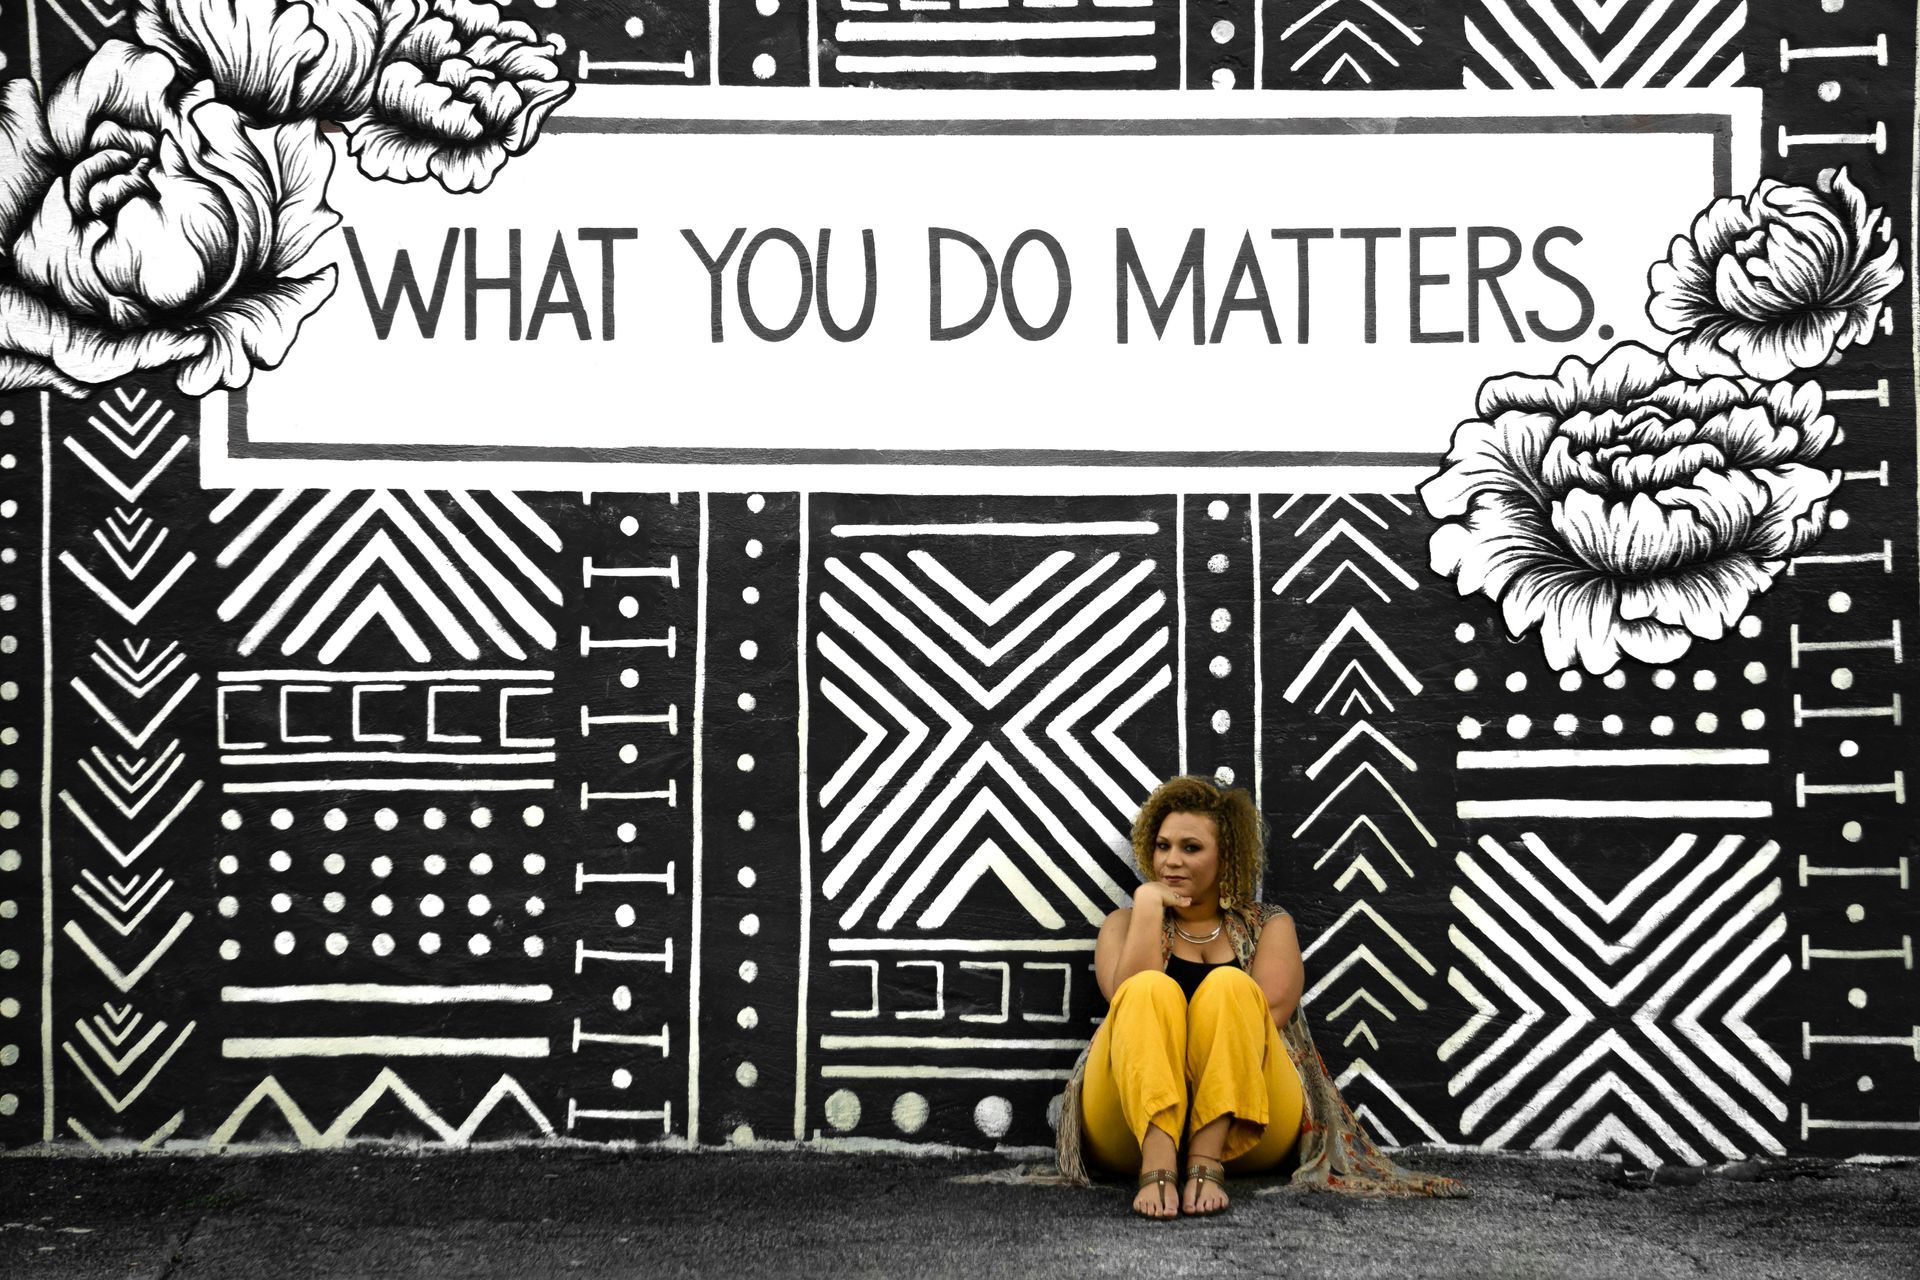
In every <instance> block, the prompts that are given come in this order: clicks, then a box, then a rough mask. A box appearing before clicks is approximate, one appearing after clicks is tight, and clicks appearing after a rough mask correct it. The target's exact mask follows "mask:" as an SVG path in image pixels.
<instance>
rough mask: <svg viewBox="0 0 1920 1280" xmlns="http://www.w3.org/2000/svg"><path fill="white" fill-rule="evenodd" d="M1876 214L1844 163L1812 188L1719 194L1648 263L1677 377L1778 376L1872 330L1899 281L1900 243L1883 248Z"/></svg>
mask: <svg viewBox="0 0 1920 1280" xmlns="http://www.w3.org/2000/svg"><path fill="white" fill-rule="evenodd" d="M1881 222H1882V219H1881V213H1880V210H1878V209H1872V210H1869V209H1868V208H1867V202H1866V198H1865V197H1864V196H1862V195H1861V194H1860V191H1859V189H1858V188H1857V187H1855V186H1854V185H1853V184H1852V183H1851V182H1849V181H1848V180H1847V173H1846V170H1844V169H1827V170H1825V171H1823V172H1822V173H1821V174H1820V177H1819V180H1818V188H1817V189H1815V188H1810V187H1792V186H1787V185H1785V184H1783V183H1780V182H1777V181H1775V180H1774V179H1772V178H1766V179H1763V180H1762V181H1761V182H1760V185H1758V186H1757V187H1755V188H1754V189H1753V193H1752V194H1751V195H1749V196H1747V197H1746V198H1744V199H1742V198H1739V197H1736V196H1729V197H1727V198H1726V199H1723V200H1716V201H1714V202H1713V204H1712V205H1710V206H1709V207H1708V208H1707V209H1706V210H1705V211H1704V212H1702V213H1701V214H1700V216H1699V217H1698V218H1696V219H1695V220H1694V224H1693V234H1692V235H1691V236H1676V237H1674V240H1673V244H1672V246H1671V247H1670V248H1669V249H1668V251H1667V257H1666V260H1665V261H1664V262H1656V263H1654V264H1653V269H1652V271H1651V272H1650V273H1649V274H1648V278H1647V280H1648V283H1649V284H1650V285H1652V286H1653V299H1652V301H1651V302H1649V303H1648V304H1647V315H1648V316H1649V317H1650V318H1651V319H1652V320H1653V322H1654V324H1656V325H1658V326H1659V327H1660V328H1661V329H1664V330H1666V331H1667V332H1668V333H1678V334H1680V335H1682V336H1681V337H1680V339H1679V340H1678V341H1677V342H1675V343H1674V344H1673V345H1672V346H1671V347H1670V348H1668V351H1667V360H1668V362H1669V363H1671V364H1672V365H1673V368H1674V371H1675V372H1676V373H1678V374H1680V375H1681V376H1682V377H1687V378H1705V377H1712V376H1714V375H1716V374H1723V375H1726V376H1728V377H1741V376H1745V377H1750V378H1784V377H1786V376H1788V375H1789V374H1791V373H1793V372H1794V370H1796V369H1811V368H1813V367H1814V366H1816V365H1818V364H1821V363H1822V362H1824V361H1825V360H1826V359H1827V358H1828V357H1829V356H1831V355H1833V354H1834V353H1835V352H1836V351H1840V350H1843V349H1845V348H1846V347H1848V346H1850V345H1852V344H1853V343H1856V342H1866V341H1867V340H1868V339H1869V338H1871V337H1872V336H1873V326H1874V322H1875V321H1877V320H1878V319H1879V317H1880V306H1881V303H1882V302H1883V301H1884V300H1885V298H1886V296H1887V294H1889V293H1891V292H1892V291H1893V288H1894V286H1896V285H1898V284H1899V283H1900V280H1901V271H1900V268H1899V267H1898V266H1897V265H1895V260H1896V259H1897V258H1898V257H1899V254H1900V250H1899V246H1898V245H1896V244H1892V243H1888V244H1887V245H1886V247H1885V249H1884V250H1882V251H1880V252H1879V253H1878V254H1876V253H1875V249H1876V247H1877V245H1878V244H1879V234H1880V231H1881Z"/></svg>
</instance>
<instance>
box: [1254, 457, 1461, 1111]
mask: <svg viewBox="0 0 1920 1280" xmlns="http://www.w3.org/2000/svg"><path fill="white" fill-rule="evenodd" d="M1260 516H1261V518H1260V526H1261V532H1260V536H1261V539H1262V550H1261V559H1262V564H1263V566H1264V574H1265V578H1266V586H1265V595H1266V596H1267V598H1268V599H1269V600H1270V601H1271V603H1270V604H1269V605H1268V619H1269V620H1268V622H1267V625H1266V634H1267V635H1268V636H1270V637H1274V638H1275V640H1270V641H1268V648H1267V652H1266V654H1265V656H1264V663H1265V668H1266V671H1267V672H1268V676H1267V678H1268V680H1269V682H1270V684H1269V689H1270V690H1271V689H1272V688H1273V687H1274V686H1276V685H1277V687H1278V694H1277V696H1276V695H1275V694H1274V693H1272V692H1269V694H1268V706H1269V708H1270V710H1269V712H1268V715H1269V726H1270V727H1269V729H1268V735H1269V739H1270V740H1271V741H1278V742H1283V743H1286V744H1287V748H1286V749H1285V750H1284V751H1281V752H1277V753H1275V755H1276V756H1277V757H1278V758H1279V759H1281V760H1282V761H1284V762H1285V764H1284V773H1285V776H1284V779H1283V782H1282V785H1281V786H1280V787H1279V788H1277V789H1276V788H1273V787H1269V790H1268V794H1269V795H1270V796H1271V795H1274V794H1276V790H1277V794H1278V795H1280V796H1281V797H1282V799H1281V800H1280V803H1279V804H1278V805H1277V806H1275V807H1276V808H1277V809H1278V812H1277V813H1276V814H1275V815H1274V831H1275V836H1276V840H1275V845H1276V848H1277V849H1281V850H1284V851H1285V852H1284V855H1283V856H1284V857H1285V858H1286V859H1287V863H1288V865H1287V866H1285V867H1284V868H1282V869H1280V870H1279V872H1278V875H1277V880H1278V883H1279V884H1280V885H1281V886H1284V887H1282V888H1279V889H1277V890H1276V891H1275V893H1274V896H1276V897H1278V898H1279V900H1280V901H1281V902H1282V903H1284V904H1286V905H1288V906H1290V907H1292V908H1294V909H1296V910H1300V909H1302V908H1304V914H1305V915H1306V916H1307V917H1308V918H1307V919H1305V920H1303V921H1301V922H1300V923H1301V925H1302V930H1301V940H1302V942H1303V944H1305V949H1304V952H1303V955H1304V956H1305V958H1306V961H1307V973H1308V975H1309V978H1310V982H1309V986H1308V990H1307V991H1306V992H1305V993H1304V994H1303V996H1302V999H1301V1003H1302V1005H1303V1007H1305V1008H1306V1009H1307V1010H1308V1015H1309V1017H1310V1018H1311V1019H1312V1020H1313V1022H1314V1031H1315V1038H1316V1041H1317V1042H1318V1043H1319V1045H1320V1046H1321V1050H1322V1053H1323V1054H1324V1055H1325V1056H1326V1057H1327V1059H1328V1064H1329V1066H1330V1067H1331V1068H1333V1069H1334V1071H1335V1072H1336V1074H1340V1073H1341V1072H1345V1073H1347V1076H1349V1077H1350V1078H1351V1079H1352V1081H1353V1086H1354V1093H1353V1094H1352V1095H1351V1097H1350V1098H1349V1101H1350V1102H1351V1104H1352V1105H1353V1107H1354V1109H1355V1114H1356V1115H1361V1114H1364V1115H1365V1116H1367V1117H1368V1118H1369V1120H1370V1122H1371V1124H1372V1127H1373V1131H1374V1134H1375V1136H1376V1137H1378V1138H1379V1139H1380V1140H1381V1141H1383V1142H1392V1141H1395V1140H1398V1141H1403V1142H1418V1141H1431V1140H1434V1139H1433V1138H1432V1136H1431V1135H1433V1134H1435V1133H1439V1132H1444V1131H1445V1130H1446V1129H1447V1128H1448V1127H1450V1125H1451V1122H1452V1117H1451V1115H1450V1114H1447V1111H1448V1110H1449V1108H1448V1107H1447V1103H1446V1100H1445V1099H1444V1098H1442V1099H1440V1100H1439V1106H1440V1110H1439V1111H1436V1110H1435V1105H1434V1100H1432V1099H1422V1098H1417V1097H1410V1096H1408V1095H1407V1094H1406V1092H1405V1090H1403V1089H1402V1088H1401V1087H1400V1086H1399V1085H1397V1084H1396V1083H1395V1081H1396V1080H1406V1079H1409V1078H1418V1077H1419V1076H1421V1075H1431V1066H1430V1064H1429V1063H1428V1062H1426V1061H1420V1060H1417V1059H1414V1058H1410V1057H1409V1056H1408V1055H1409V1054H1410V1053H1412V1052H1413V1050H1412V1048H1411V1046H1412V1045H1413V1044H1414V1043H1417V1042H1418V1041H1419V1040H1420V1039H1422V1036H1423V1033H1422V1032H1421V1031H1419V1030H1416V1029H1415V1028H1418V1027H1420V1026H1421V1025H1422V1024H1423V1021H1427V1020H1430V1019H1431V1018H1432V1016H1433V1013H1434V1007H1435V1005H1436V1004H1446V1003H1449V1002H1450V1001H1451V996H1450V995H1449V993H1448V992H1447V991H1446V988H1445V986H1444V983H1443V982H1442V981H1441V978H1440V970H1439V968H1438V964H1437V959H1436V957H1435V956H1434V955H1432V954H1431V953H1430V943H1426V942H1425V941H1424V940H1422V941H1415V939H1416V937H1417V936H1418V935H1419V933H1420V932H1421V928H1420V924H1421V922H1422V921H1423V920H1427V919H1431V918H1432V916H1433V914H1434V911H1435V906H1434V905H1433V904H1432V903H1431V902H1430V901H1429V900H1430V899H1431V898H1432V897H1434V896H1435V895H1436V894H1438V893H1439V892H1440V891H1441V888H1442V886H1441V885H1440V883H1439V881H1438V880H1437V879H1435V878H1434V876H1433V872H1434V869H1435V866H1436V854H1435V850H1436V849H1437V848H1438V847H1439V845H1440V842H1441V840H1442V839H1443V838H1444V837H1445V836H1447V835H1448V834H1449V830H1450V828H1449V827H1448V826H1446V825H1443V820H1445V819H1450V818H1451V816H1452V815H1451V813H1450V811H1449V809H1448V808H1446V807H1442V806H1441V805H1439V804H1436V803H1434V801H1433V799H1432V798H1430V793H1431V789H1432V788H1433V787H1434V786H1435V784H1436V783H1440V784H1444V776H1443V775H1444V766H1443V765H1442V766H1441V767H1440V768H1438V769H1436V767H1435V766H1436V765H1438V764H1439V760H1438V759H1437V752H1438V750H1444V748H1445V747H1446V746H1448V745H1450V744H1444V743H1442V744H1438V746H1436V744H1435V743H1434V742H1433V741H1432V740H1431V739H1432V737H1433V726H1432V721H1433V716H1434V712H1433V709H1432V707H1431V706H1430V705H1429V704H1431V703H1432V701H1433V695H1434V689H1433V687H1432V685H1431V677H1430V675H1427V674H1424V672H1423V670H1417V669H1416V667H1417V666H1418V667H1421V668H1424V666H1425V657H1424V649H1425V640H1424V636H1425V635H1426V633H1427V631H1428V629H1429V628H1430V627H1431V625H1432V623H1431V621H1430V619H1429V620H1424V621H1421V622H1419V623H1418V624H1417V625H1416V624H1415V623H1414V619H1416V618H1421V619H1427V618H1428V614H1429V611H1431V610H1439V611H1442V612H1443V613H1444V611H1445V610H1446V608H1447V606H1446V604H1445V603H1444V602H1440V601H1436V600H1429V599H1423V598H1422V596H1421V594H1420V593H1421V591H1422V581H1421V578H1420V577H1417V576H1416V574H1417V573H1419V572H1421V571H1422V570H1423V565H1422V560H1423V555H1422V552H1421V550H1420V547H1421V541H1420V540H1421V538H1423V537H1424V536H1425V535H1424V528H1425V525H1424V520H1423V518H1420V517H1416V516H1415V514H1414V513H1413V512H1412V511H1411V510H1410V504H1409V503H1407V502H1406V501H1404V500H1402V499H1400V498H1398V497H1395V496H1392V495H1386V494H1294V495H1290V496H1282V497H1267V498H1265V499H1263V501H1262V505H1261V512H1260ZM1409 628H1411V632H1409ZM1410 634H1411V636H1412V637H1413V638H1412V639H1411V640H1410V639H1409V635H1410ZM1276 641H1277V643H1276ZM1437 775H1441V776H1437ZM1323 911H1325V912H1329V913H1330V914H1331V917H1332V918H1331V919H1329V920H1327V921H1326V923H1325V924H1324V927H1317V925H1318V921H1316V920H1315V919H1314V917H1315V916H1317V915H1320V914H1321V913H1322V912H1323ZM1342 1064H1344V1065H1342ZM1343 1078H1345V1077H1343Z"/></svg>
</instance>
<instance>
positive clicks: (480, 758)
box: [220, 751, 558, 764]
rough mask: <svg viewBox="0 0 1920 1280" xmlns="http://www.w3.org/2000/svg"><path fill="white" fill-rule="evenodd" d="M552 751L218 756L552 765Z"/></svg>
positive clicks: (228, 759)
mask: <svg viewBox="0 0 1920 1280" xmlns="http://www.w3.org/2000/svg"><path fill="white" fill-rule="evenodd" d="M556 759H558V757H557V756H556V755H555V754H554V753H553V752H551V751H508V752H496V753H493V754H490V755H487V754H479V753H475V754H472V755H461V754H460V753H459V752H457V751H288V752H273V753H270V754H266V755H253V754H246V755H231V756H221V757H220V763H221V764H552V763H553V762H554V761H555V760H556Z"/></svg>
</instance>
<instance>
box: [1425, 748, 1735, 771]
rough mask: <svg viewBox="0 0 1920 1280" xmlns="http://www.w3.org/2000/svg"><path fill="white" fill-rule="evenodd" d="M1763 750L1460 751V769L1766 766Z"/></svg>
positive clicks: (1542, 749)
mask: <svg viewBox="0 0 1920 1280" xmlns="http://www.w3.org/2000/svg"><path fill="white" fill-rule="evenodd" d="M1771 758H1772V756H1771V754H1770V753H1769V752H1768V751H1767V750H1766V749H1765V748H1763V747H1612V748H1610V747H1593V748H1580V747H1544V748H1541V749H1539V750H1534V751H1526V750H1514V751H1462V752H1460V753H1459V754H1458V755H1457V756H1455V757H1454V761H1455V763H1456V764H1457V765H1458V766H1459V767H1460V768H1462V769H1564V768H1571V767H1575V766H1578V765H1610V766H1628V765H1666V764H1766V763H1767V761H1768V760H1770V759H1771Z"/></svg>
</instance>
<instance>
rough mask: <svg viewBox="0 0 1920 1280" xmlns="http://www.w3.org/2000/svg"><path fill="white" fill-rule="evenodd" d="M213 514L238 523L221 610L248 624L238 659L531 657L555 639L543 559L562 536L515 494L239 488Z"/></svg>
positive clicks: (552, 592) (226, 556)
mask: <svg viewBox="0 0 1920 1280" xmlns="http://www.w3.org/2000/svg"><path fill="white" fill-rule="evenodd" d="M213 520H214V522H215V523H216V524H223V525H225V526H226V527H228V528H230V529H232V530H233V534H232V540H231V541H230V542H228V543H227V545H226V546H225V548H224V549H223V550H222V551H221V552H220V553H219V556H218V558H217V563H218V565H219V567H220V568H222V569H225V570H232V571H235V572H238V573H240V575H241V576H240V578H239V580H238V581H237V582H236V583H235V584H234V585H233V586H232V587H231V588H230V589H229V590H228V592H227V595H226V597H225V599H224V600H222V602H221V604H220V607H219V617H220V619H221V620H222V621H224V622H229V623H235V624H238V625H242V626H244V627H245V631H244V633H243V634H242V635H241V637H240V639H239V642H238V645H237V650H238V652H239V654H240V655H241V656H242V657H247V656H252V655H254V654H256V653H261V654H264V653H268V652H276V653H278V654H280V655H281V656H283V657H290V658H291V657H298V658H300V659H301V660H308V659H311V660H313V661H317V662H319V663H321V664H323V665H332V664H335V663H338V662H340V661H342V660H343V658H344V657H346V655H348V654H350V653H352V654H359V653H362V652H364V651H365V650H367V649H373V650H375V651H377V652H378V653H379V654H380V655H381V656H380V657H379V658H378V661H383V662H385V661H392V660H394V659H396V658H398V657H399V655H400V654H404V656H405V660H407V661H411V662H414V663H417V664H426V663H430V662H435V661H441V660H461V661H468V662H472V661H478V660H480V659H481V657H482V655H483V654H491V655H493V656H494V657H496V658H499V657H504V658H508V659H512V660H514V661H525V660H527V659H528V657H529V655H530V654H531V653H534V652H537V651H540V650H551V649H553V648H554V647H555V645H556V644H557V642H558V633H557V632H556V631H555V629H554V625H553V621H552V619H551V617H550V614H551V612H552V610H553V609H554V607H555V606H557V605H558V604H559V603H560V601H561V592H560V585H559V584H558V583H557V582H555V581H554V579H553V578H552V577H551V576H550V575H549V574H548V573H547V572H546V571H545V570H544V569H542V568H541V567H540V566H539V565H537V564H536V563H535V562H534V558H533V556H534V554H540V555H545V554H547V553H551V552H557V551H558V550H560V539H559V535H558V534H556V533H555V532H554V530H553V528H552V527H551V526H550V525H549V524H548V523H547V522H546V521H545V520H544V519H542V518H541V517H540V515H539V514H537V513H536V512H535V511H534V510H533V509H532V508H531V507H530V506H528V505H527V504H526V503H525V502H524V501H523V500H521V499H520V498H519V497H517V496H516V495H514V494H511V493H491V494H485V495H480V494H473V493H467V492H464V491H456V492H451V493H432V494H429V493H423V492H417V491H405V492H403V491H399V490H386V489H376V490H374V491H372V492H370V493H369V492H352V491H346V490H312V489H308V490H300V489H289V490H280V491H275V492H273V493H271V494H263V495H256V494H254V493H253V492H251V491H247V490H242V491H240V492H238V493H235V494H233V495H232V496H230V497H229V498H228V499H227V500H226V501H224V502H222V503H221V504H220V505H219V506H218V507H217V508H215V510H214V512H213ZM542 549H544V550H542Z"/></svg>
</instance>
